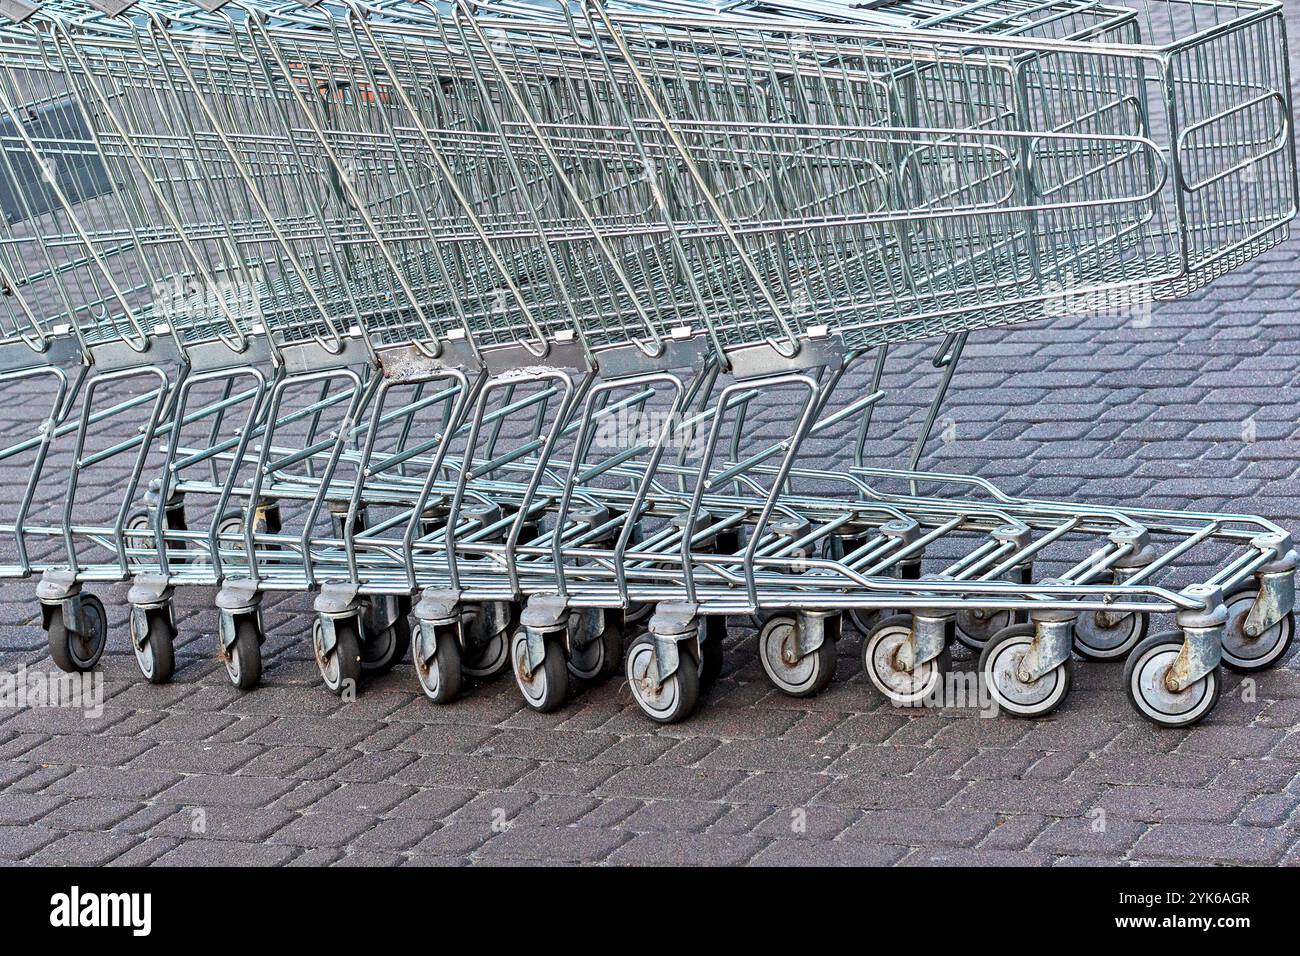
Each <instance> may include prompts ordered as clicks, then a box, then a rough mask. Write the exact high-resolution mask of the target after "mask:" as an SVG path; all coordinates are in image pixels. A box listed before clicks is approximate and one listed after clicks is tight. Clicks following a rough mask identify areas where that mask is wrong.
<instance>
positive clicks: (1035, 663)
mask: <svg viewBox="0 0 1300 956" xmlns="http://www.w3.org/2000/svg"><path fill="white" fill-rule="evenodd" d="M1074 620H1075V615H1074V614H1073V613H1072V612H1070V611H1049V612H1045V613H1040V614H1036V615H1034V617H1033V623H1034V639H1033V640H1032V641H1030V642H1029V647H1028V649H1026V651H1025V653H1024V655H1023V656H1022V657H1021V658H1020V661H1019V662H1018V663H1017V664H1016V679H1017V680H1019V681H1021V682H1022V683H1025V684H1032V683H1034V682H1035V681H1037V680H1040V679H1041V678H1043V677H1046V676H1047V675H1048V674H1050V673H1052V671H1054V670H1056V669H1057V668H1058V667H1060V666H1061V665H1062V664H1064V663H1065V662H1066V661H1068V660H1069V659H1070V648H1071V647H1072V646H1073V644H1074Z"/></svg>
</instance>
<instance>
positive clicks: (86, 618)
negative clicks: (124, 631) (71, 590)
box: [45, 594, 108, 673]
mask: <svg viewBox="0 0 1300 956" xmlns="http://www.w3.org/2000/svg"><path fill="white" fill-rule="evenodd" d="M45 616H46V618H47V622H46V625H45V633H46V638H47V639H48V642H49V647H50V657H51V658H53V659H54V664H55V666H56V667H58V668H59V670H61V671H67V672H68V673H84V672H85V671H88V670H91V669H93V668H94V666H95V665H96V664H98V663H99V659H100V658H101V657H102V656H103V654H104V647H105V646H106V645H107V644H108V615H107V614H105V613H104V602H103V601H101V600H100V599H99V598H97V597H95V596H94V595H93V594H83V595H81V621H82V629H83V631H84V633H81V634H76V633H73V632H72V631H69V630H68V628H67V624H66V622H65V621H64V619H63V609H62V608H59V607H51V608H49V609H47V610H46V614H45Z"/></svg>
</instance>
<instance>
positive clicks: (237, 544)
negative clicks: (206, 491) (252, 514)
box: [217, 511, 244, 558]
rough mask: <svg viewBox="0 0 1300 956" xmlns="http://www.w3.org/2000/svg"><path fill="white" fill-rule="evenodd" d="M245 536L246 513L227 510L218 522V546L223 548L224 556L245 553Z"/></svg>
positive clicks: (222, 553)
mask: <svg viewBox="0 0 1300 956" xmlns="http://www.w3.org/2000/svg"><path fill="white" fill-rule="evenodd" d="M243 536H244V513H243V512H242V511H227V512H226V513H225V514H223V515H222V516H221V520H220V521H218V522H217V547H218V548H219V549H220V550H221V555H222V557H223V558H225V557H227V556H228V555H240V554H243V553H244V546H243V543H242V539H243ZM232 539H239V540H232Z"/></svg>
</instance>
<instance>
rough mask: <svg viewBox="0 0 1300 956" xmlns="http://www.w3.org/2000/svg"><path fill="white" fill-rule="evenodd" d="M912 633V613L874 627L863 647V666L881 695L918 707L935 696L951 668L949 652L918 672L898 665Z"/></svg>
mask: <svg viewBox="0 0 1300 956" xmlns="http://www.w3.org/2000/svg"><path fill="white" fill-rule="evenodd" d="M911 634H912V617H911V615H910V614H895V615H893V616H891V617H887V618H885V619H884V620H882V621H881V622H880V623H879V624H877V625H876V626H875V628H874V629H873V630H872V632H871V634H870V636H869V637H868V638H867V640H866V641H865V642H864V643H863V645H862V667H863V669H864V670H865V671H866V672H867V676H868V677H869V678H870V679H871V683H872V684H874V685H875V686H876V689H877V690H879V691H880V692H881V693H882V694H884V695H885V696H886V697H888V698H889V699H890V700H892V701H894V703H896V704H918V703H920V702H921V701H923V700H925V699H926V698H927V697H928V696H930V695H931V694H933V693H934V692H935V691H936V690H938V688H939V684H940V682H941V681H942V680H943V675H944V672H945V671H946V670H947V669H948V650H947V648H944V651H943V653H941V654H940V655H939V656H938V657H936V658H935V659H934V660H932V661H927V662H926V663H924V664H922V665H921V666H920V667H918V668H916V669H915V670H910V671H908V670H902V669H901V668H900V667H899V666H898V651H899V649H900V648H901V647H902V646H903V645H904V644H905V643H907V641H908V639H909V638H910V637H911Z"/></svg>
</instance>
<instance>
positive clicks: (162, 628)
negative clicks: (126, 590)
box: [131, 610, 176, 684]
mask: <svg viewBox="0 0 1300 956" xmlns="http://www.w3.org/2000/svg"><path fill="white" fill-rule="evenodd" d="M147 617H148V621H149V624H148V628H149V631H148V633H147V634H146V635H145V636H144V640H143V641H142V642H140V643H139V644H136V642H135V635H134V634H133V635H132V641H131V643H132V645H133V646H134V647H135V662H136V664H137V665H139V667H140V673H141V674H143V675H144V677H145V680H147V681H148V682H149V683H151V684H166V683H167V682H168V681H170V680H171V679H172V675H173V674H174V673H175V672H176V648H175V646H174V645H173V644H172V640H173V638H174V637H175V634H174V632H173V631H172V626H171V622H170V621H168V620H167V612H166V611H161V610H159V611H150V612H149V613H148V615H147Z"/></svg>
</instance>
